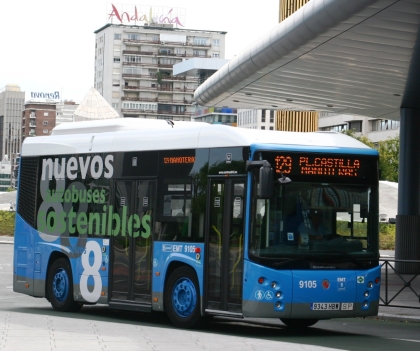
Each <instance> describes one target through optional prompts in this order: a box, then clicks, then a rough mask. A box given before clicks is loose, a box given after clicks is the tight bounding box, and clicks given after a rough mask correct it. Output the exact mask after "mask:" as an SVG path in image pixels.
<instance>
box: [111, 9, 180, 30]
mask: <svg viewBox="0 0 420 351" xmlns="http://www.w3.org/2000/svg"><path fill="white" fill-rule="evenodd" d="M106 16H107V18H106V21H107V22H108V23H116V24H134V25H141V24H143V25H144V24H146V23H147V24H162V25H164V24H172V25H173V26H174V27H184V26H185V17H186V10H185V9H184V8H179V7H168V6H148V5H132V4H115V3H108V4H107V8H106Z"/></svg>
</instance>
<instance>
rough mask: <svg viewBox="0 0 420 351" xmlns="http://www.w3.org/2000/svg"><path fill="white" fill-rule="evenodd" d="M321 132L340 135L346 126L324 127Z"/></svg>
mask: <svg viewBox="0 0 420 351" xmlns="http://www.w3.org/2000/svg"><path fill="white" fill-rule="evenodd" d="M321 130H322V131H324V132H337V133H341V132H342V131H343V130H347V125H346V124H340V125H338V126H330V127H324V128H321Z"/></svg>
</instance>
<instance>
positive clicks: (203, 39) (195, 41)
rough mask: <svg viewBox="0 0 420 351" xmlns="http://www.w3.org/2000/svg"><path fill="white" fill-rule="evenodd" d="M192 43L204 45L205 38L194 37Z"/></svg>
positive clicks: (205, 42)
mask: <svg viewBox="0 0 420 351" xmlns="http://www.w3.org/2000/svg"><path fill="white" fill-rule="evenodd" d="M193 43H194V45H206V44H207V38H201V37H195V38H194V42H193Z"/></svg>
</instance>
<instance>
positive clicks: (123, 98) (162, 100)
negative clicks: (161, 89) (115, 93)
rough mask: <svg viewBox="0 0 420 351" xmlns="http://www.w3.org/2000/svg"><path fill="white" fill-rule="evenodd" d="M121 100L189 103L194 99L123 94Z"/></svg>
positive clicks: (172, 103) (176, 103) (167, 103)
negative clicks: (142, 96) (141, 96)
mask: <svg viewBox="0 0 420 351" xmlns="http://www.w3.org/2000/svg"><path fill="white" fill-rule="evenodd" d="M121 100H123V101H136V102H158V103H160V104H163V105H191V104H192V103H193V102H194V100H187V99H162V98H159V97H156V98H140V97H128V96H123V97H122V98H121Z"/></svg>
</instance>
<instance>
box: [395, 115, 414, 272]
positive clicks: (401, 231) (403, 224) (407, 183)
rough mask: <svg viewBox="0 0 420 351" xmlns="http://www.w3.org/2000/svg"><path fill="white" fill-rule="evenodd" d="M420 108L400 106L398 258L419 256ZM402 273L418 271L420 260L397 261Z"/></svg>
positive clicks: (404, 258) (396, 246)
mask: <svg viewBox="0 0 420 351" xmlns="http://www.w3.org/2000/svg"><path fill="white" fill-rule="evenodd" d="M419 152H420V110H419V109H411V108H401V123H400V160H399V168H398V215H397V232H396V242H395V258H396V259H400V260H420V157H419ZM395 266H396V269H397V271H398V272H399V273H405V274H415V273H418V272H419V270H420V264H419V263H403V262H396V265H395Z"/></svg>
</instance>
